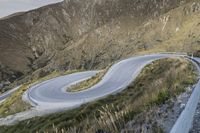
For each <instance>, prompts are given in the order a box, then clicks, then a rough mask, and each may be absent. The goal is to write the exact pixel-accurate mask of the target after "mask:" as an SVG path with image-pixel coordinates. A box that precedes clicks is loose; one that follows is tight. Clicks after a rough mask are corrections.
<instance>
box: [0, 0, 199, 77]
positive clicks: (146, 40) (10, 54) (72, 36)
mask: <svg viewBox="0 0 200 133" xmlns="http://www.w3.org/2000/svg"><path fill="white" fill-rule="evenodd" d="M193 1H195V0H193ZM199 10H200V7H199V3H198V0H196V2H191V1H190V0H134V1H133V0H65V1H64V2H62V3H58V4H53V5H49V6H46V7H42V8H40V9H37V10H33V11H29V12H26V13H20V14H19V15H14V16H13V17H9V18H7V19H3V20H0V62H1V63H2V64H3V65H4V66H6V67H8V68H9V69H10V70H12V71H17V72H22V73H24V74H27V73H30V72H33V71H35V70H37V69H41V68H42V69H43V70H44V71H47V72H48V71H51V70H53V69H77V68H85V69H94V68H102V67H105V66H106V65H107V64H109V63H110V62H112V61H115V60H117V59H121V58H125V57H127V56H131V55H134V54H139V53H146V52H155V51H156V52H159V51H191V50H192V49H191V47H192V48H193V49H196V46H199V34H200V33H199V28H200V25H199ZM3 80H7V79H6V78H4V79H3Z"/></svg>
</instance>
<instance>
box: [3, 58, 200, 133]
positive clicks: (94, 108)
mask: <svg viewBox="0 0 200 133" xmlns="http://www.w3.org/2000/svg"><path fill="white" fill-rule="evenodd" d="M196 82H197V74H196V69H195V67H194V65H193V64H192V63H190V62H189V61H187V60H186V59H182V58H170V59H162V60H158V61H154V62H152V63H151V64H149V65H147V66H146V67H145V68H144V69H143V70H142V72H141V73H140V75H139V76H138V77H137V78H136V80H135V82H133V83H132V84H130V85H129V86H128V87H127V88H126V89H125V90H124V91H122V92H121V93H118V94H116V95H111V96H108V97H107V98H105V99H102V100H98V101H94V102H92V103H88V104H85V105H83V106H81V107H80V108H78V109H73V110H69V111H65V112H61V113H55V114H51V115H47V116H43V117H36V118H32V119H30V120H26V121H22V122H19V123H18V124H16V125H13V126H4V127H0V131H1V132H7V133H13V132H15V133H21V132H55V133H58V132H62V133H65V132H70V133H71V132H88V133H90V132H93V133H94V132H97V131H98V132H101V131H106V132H116V133H117V132H120V131H121V130H122V129H125V125H126V123H127V122H129V121H131V120H133V119H134V118H135V117H136V115H137V114H139V113H141V112H144V111H148V110H149V109H150V108H151V107H153V106H158V105H161V104H164V103H165V102H167V100H169V99H171V98H176V97H177V96H178V95H179V94H180V93H182V92H184V91H185V89H186V88H187V87H188V86H191V85H193V84H195V83H196ZM158 129H159V128H156V130H154V131H158V132H161V131H162V129H159V130H158Z"/></svg>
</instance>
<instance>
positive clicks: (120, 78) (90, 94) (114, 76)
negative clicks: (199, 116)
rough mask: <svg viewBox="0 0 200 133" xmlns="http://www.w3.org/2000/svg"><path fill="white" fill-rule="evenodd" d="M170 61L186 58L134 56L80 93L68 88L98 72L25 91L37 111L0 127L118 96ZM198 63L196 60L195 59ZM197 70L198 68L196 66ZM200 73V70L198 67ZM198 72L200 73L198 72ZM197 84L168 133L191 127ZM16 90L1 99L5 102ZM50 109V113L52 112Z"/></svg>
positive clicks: (1, 122) (10, 118) (3, 121)
mask: <svg viewBox="0 0 200 133" xmlns="http://www.w3.org/2000/svg"><path fill="white" fill-rule="evenodd" d="M169 57H187V56H186V55H185V54H152V55H144V56H136V57H132V58H129V59H125V60H122V61H120V62H118V63H116V64H114V65H113V66H112V67H110V69H109V70H108V71H107V73H106V74H105V75H104V77H103V78H102V80H101V81H100V82H99V83H97V84H96V85H94V86H92V87H91V88H89V89H87V90H84V91H80V92H73V93H72V92H67V88H69V87H70V86H71V85H73V84H76V83H79V82H81V81H84V80H86V79H89V78H91V77H92V76H94V75H96V74H97V73H98V72H99V71H86V72H79V73H74V74H69V75H65V76H61V77H57V78H53V79H50V80H47V81H44V82H42V83H39V84H37V85H34V86H32V87H31V88H30V89H28V90H27V91H26V92H25V93H24V95H23V99H25V100H26V101H28V102H30V103H31V104H32V105H33V106H34V107H35V109H36V110H29V111H25V112H21V113H18V114H15V115H13V116H8V117H7V118H1V119H0V125H9V124H12V123H14V122H17V121H20V120H25V119H28V118H31V117H34V116H42V115H45V114H47V113H53V112H56V111H62V110H66V109H70V108H75V107H77V106H80V105H82V104H84V103H87V102H90V101H94V100H97V99H100V98H103V97H105V96H108V95H111V94H115V93H118V92H120V91H122V90H123V89H125V88H126V87H127V86H128V85H129V84H130V83H131V82H133V81H134V79H135V78H136V77H137V76H138V75H139V73H140V71H141V70H142V69H143V68H144V67H145V66H146V65H147V64H150V63H151V62H152V61H155V60H158V59H163V58H169ZM193 60H195V61H196V62H197V63H200V59H199V58H194V59H193ZM197 67H198V66H197ZM198 69H199V67H198ZM199 72H200V69H199ZM199 88H200V82H199V83H198V84H197V86H196V88H195V89H194V92H193V94H192V95H191V97H190V99H189V101H188V104H187V105H186V108H185V109H184V111H183V112H182V113H181V115H180V117H179V119H178V120H177V122H176V123H175V125H174V127H173V128H172V130H171V133H177V132H179V131H180V132H181V133H187V132H188V131H189V129H190V128H191V125H192V119H193V116H194V113H195V110H196V108H197V104H198V101H199V97H200V89H199ZM15 90H17V88H15V89H13V90H12V91H10V92H9V93H7V94H5V95H4V94H3V95H2V96H0V100H3V99H5V98H6V97H8V96H9V95H10V94H11V93H13V92H14V91H15ZM51 109H53V110H51Z"/></svg>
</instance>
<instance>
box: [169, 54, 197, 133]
mask: <svg viewBox="0 0 200 133" xmlns="http://www.w3.org/2000/svg"><path fill="white" fill-rule="evenodd" d="M189 58H190V57H189ZM190 60H192V61H193V62H194V63H195V64H196V66H197V69H198V71H199V73H200V65H199V62H198V61H196V60H195V59H193V58H190ZM199 100H200V80H199V81H198V83H197V85H196V87H195V88H194V90H193V93H192V95H191V96H190V98H189V100H188V102H187V104H186V107H185V109H184V110H183V111H182V113H181V115H180V116H179V118H178V120H177V121H176V123H175V124H174V126H173V128H172V129H171V131H170V133H188V132H189V131H190V129H191V127H192V122H193V117H194V114H195V111H196V108H197V105H198V102H199Z"/></svg>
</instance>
